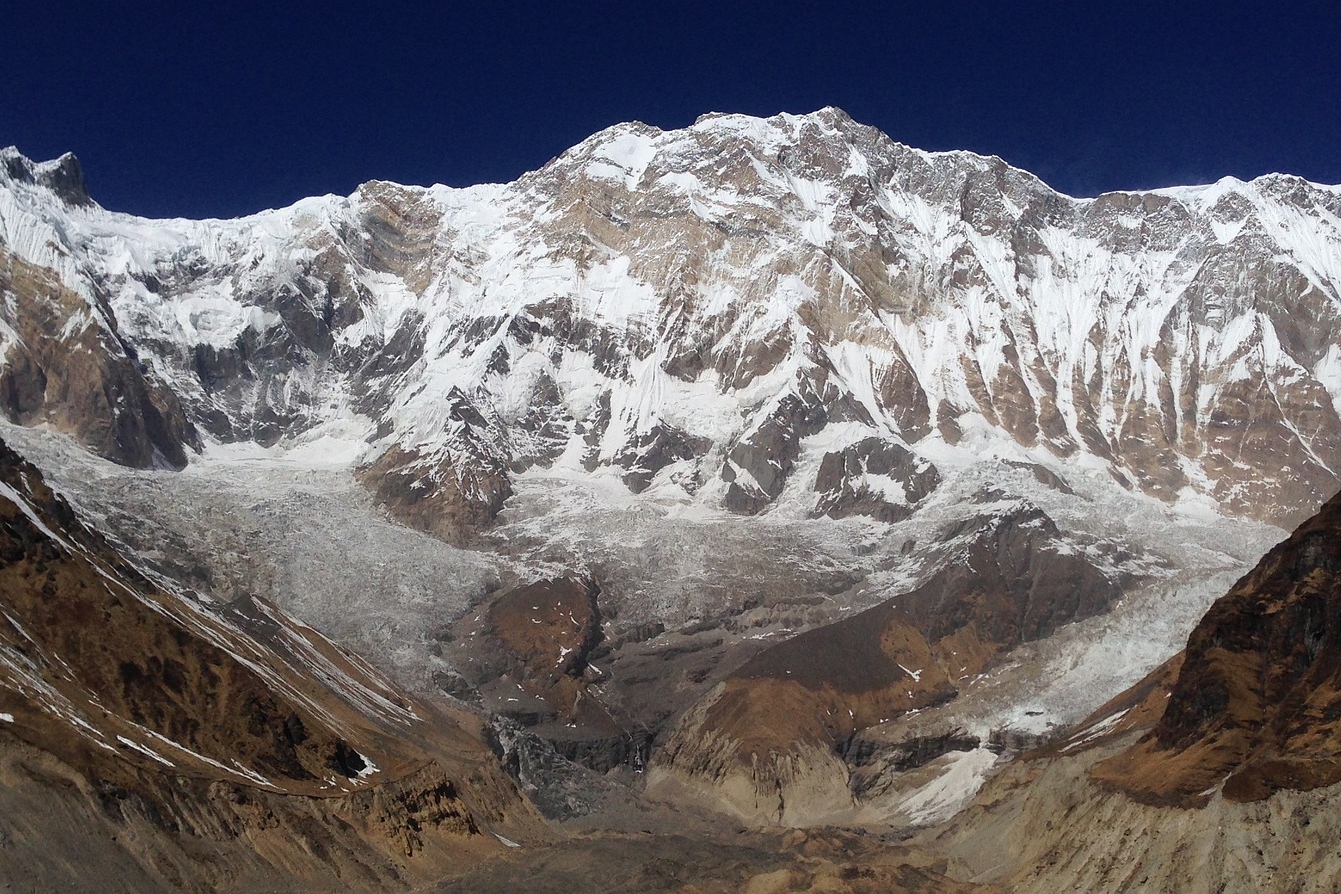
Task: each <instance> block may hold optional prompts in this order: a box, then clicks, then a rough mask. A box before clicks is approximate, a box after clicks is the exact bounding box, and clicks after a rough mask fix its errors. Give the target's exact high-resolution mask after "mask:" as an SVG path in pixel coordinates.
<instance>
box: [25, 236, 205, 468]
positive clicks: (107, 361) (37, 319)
mask: <svg viewBox="0 0 1341 894" xmlns="http://www.w3.org/2000/svg"><path fill="white" fill-rule="evenodd" d="M0 294H3V295H5V296H6V301H5V302H4V304H3V305H0V322H2V323H3V325H4V330H3V332H0V347H2V348H3V350H4V363H3V366H0V412H3V413H4V414H5V416H6V417H7V418H8V419H10V420H11V421H13V422H18V423H19V424H21V425H39V424H46V425H50V426H51V427H53V428H55V429H57V430H59V431H63V432H66V433H68V434H70V435H73V436H74V437H75V438H77V439H78V440H79V441H81V442H82V443H83V444H85V445H87V446H88V447H89V448H90V449H92V450H93V451H95V452H96V453H98V454H100V455H102V456H105V457H107V458H108V459H111V460H114V461H116V462H119V463H123V464H125V465H130V466H137V467H140V468H147V467H150V466H154V465H171V466H176V467H181V466H184V465H185V464H186V452H187V450H188V449H198V448H199V441H198V439H197V437H196V431H195V428H194V427H193V426H192V424H191V422H190V421H188V419H187V417H186V414H185V413H184V411H183V408H182V406H181V404H180V402H179V401H178V398H177V395H176V394H174V393H173V392H172V390H170V389H169V388H167V387H165V386H164V385H163V384H162V382H161V381H159V380H157V379H156V378H154V377H153V376H152V374H151V373H150V372H149V370H148V369H147V368H146V367H145V365H144V363H143V362H141V361H140V359H139V358H138V357H137V356H136V355H135V353H134V351H133V349H131V348H130V347H129V346H128V345H127V344H126V343H125V342H124V341H123V340H121V338H120V337H119V336H118V335H117V333H116V331H115V330H114V329H113V328H111V327H110V326H109V325H108V324H107V322H106V319H105V317H104V316H103V315H102V313H101V310H100V309H96V308H90V307H89V305H88V303H87V302H86V301H85V300H84V299H83V298H81V297H80V296H78V295H76V294H74V293H73V292H71V291H70V290H69V289H68V288H67V287H66V286H65V285H64V284H63V283H61V282H60V280H59V279H58V278H57V277H56V276H54V275H53V274H52V272H51V271H49V270H44V269H42V268H40V267H36V266H34V265H32V264H30V263H28V262H26V261H24V260H22V259H21V258H19V257H16V256H15V255H14V254H13V253H11V252H10V251H8V250H6V248H5V246H4V244H3V241H0Z"/></svg>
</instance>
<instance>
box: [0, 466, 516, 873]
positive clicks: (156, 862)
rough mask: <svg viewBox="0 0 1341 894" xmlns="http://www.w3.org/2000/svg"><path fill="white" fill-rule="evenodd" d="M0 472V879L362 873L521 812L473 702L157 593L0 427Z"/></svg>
mask: <svg viewBox="0 0 1341 894" xmlns="http://www.w3.org/2000/svg"><path fill="white" fill-rule="evenodd" d="M0 487H2V489H3V493H0V713H3V714H4V715H5V719H4V720H3V725H2V726H0V778H2V779H3V781H4V783H5V784H4V785H0V807H2V808H3V809H0V817H4V819H0V834H2V835H3V839H4V842H5V846H4V847H0V877H4V878H6V879H24V880H26V883H31V884H32V885H33V886H34V887H36V888H39V889H47V888H49V887H66V886H68V885H69V884H71V883H74V884H80V885H83V884H89V883H90V882H92V880H93V879H94V878H96V877H97V874H98V873H99V872H100V871H104V870H111V871H116V872H125V873H127V878H139V879H141V881H142V882H143V887H144V889H147V890H193V891H194V890H202V891H203V890H216V889H221V888H224V889H227V888H231V887H233V886H235V885H236V886H237V888H239V889H242V890H246V889H247V888H249V887H250V888H253V889H254V888H255V887H258V886H263V885H264V886H270V885H274V884H278V883H280V880H282V879H307V880H309V881H310V882H311V883H312V884H313V885H314V887H317V888H321V887H326V886H327V885H329V884H331V883H332V879H333V878H336V877H340V876H342V875H344V874H346V873H348V878H347V880H346V884H348V885H349V886H350V887H351V888H352V889H356V890H357V889H375V890H383V889H384V888H385V886H386V885H388V884H390V885H397V884H402V883H404V882H405V881H406V880H407V879H408V878H410V877H413V876H415V875H416V874H417V873H419V872H423V871H426V870H428V871H441V867H442V863H441V861H440V859H439V858H438V857H436V856H435V857H423V856H420V855H422V854H425V853H428V852H433V853H441V852H442V849H444V848H445V849H447V850H453V849H454V850H456V851H457V852H458V853H459V854H461V855H463V856H465V855H469V854H472V853H474V854H480V855H482V854H484V853H487V852H488V851H490V850H492V849H493V848H494V845H493V844H491V843H486V842H484V841H483V840H482V836H481V832H482V827H481V823H495V822H502V821H504V820H505V819H506V818H507V816H508V815H509V814H512V815H515V816H516V817H517V818H518V819H521V820H522V821H523V822H529V821H528V820H526V817H527V815H528V810H527V808H526V807H524V806H523V805H522V804H521V803H520V801H519V800H518V798H517V795H516V792H515V790H514V789H513V788H512V786H511V784H510V783H509V782H508V781H507V778H506V776H505V775H504V774H503V772H502V768H501V767H500V766H498V764H497V761H496V759H495V758H494V756H493V754H492V752H491V751H490V750H489V748H488V746H487V744H486V741H485V738H484V736H483V733H482V730H481V729H480V725H479V722H478V721H477V720H476V719H475V718H472V717H470V716H469V715H465V714H458V715H456V716H449V715H447V714H444V713H442V712H440V711H439V710H438V709H436V708H433V707H431V706H428V705H425V704H423V703H419V702H416V701H413V700H412V699H410V698H409V697H407V696H405V695H402V694H401V693H399V692H397V691H396V690H395V688H394V687H393V686H392V685H391V684H389V683H388V682H386V681H385V680H384V679H382V678H381V677H380V676H378V675H377V674H376V673H375V672H373V671H372V670H371V669H369V668H368V667H367V666H366V665H364V664H363V663H362V662H360V661H358V660H357V659H355V658H353V657H352V656H350V655H348V654H347V653H345V652H343V651H342V650H340V649H339V648H338V647H336V646H334V645H333V644H332V643H330V642H329V641H327V640H325V639H323V638H322V637H321V636H320V635H319V634H317V633H315V631H312V630H310V629H309V628H306V627H303V626H301V625H298V624H296V623H294V622H292V621H290V620H288V619H287V618H286V617H285V616H284V615H283V614H282V613H280V612H279V611H278V610H277V609H275V608H274V607H273V606H269V605H267V604H264V603H261V602H260V601H258V600H248V601H242V602H238V603H235V604H233V605H229V606H224V605H221V604H218V603H213V602H211V601H209V600H206V599H204V598H203V597H199V596H196V595H195V594H190V593H185V592H176V591H174V590H167V589H164V588H163V586H162V585H160V584H158V583H155V582H154V581H153V580H151V579H149V578H148V577H146V576H145V575H143V574H141V573H140V572H139V571H138V570H137V569H136V568H135V567H134V566H132V565H131V564H129V563H128V562H127V561H126V560H125V559H124V558H123V557H122V556H121V555H120V554H119V553H118V552H117V550H116V549H115V548H114V547H113V546H112V545H110V544H109V543H108V542H107V541H105V540H104V539H103V538H102V537H101V536H99V535H98V534H97V533H95V532H94V531H92V530H90V529H89V528H87V527H85V526H84V525H83V524H82V523H81V522H80V521H79V520H78V519H77V518H76V516H75V514H74V513H73V511H72V510H71V509H70V507H69V506H68V505H67V504H66V503H65V501H64V500H63V499H61V498H60V497H59V496H57V495H56V494H54V493H53V492H52V491H51V489H50V488H49V487H48V486H47V485H46V484H45V483H44V482H43V481H42V478H41V476H40V474H39V473H38V472H37V470H36V469H35V468H33V467H32V466H31V465H28V464H27V463H25V462H23V461H22V460H21V459H20V458H19V457H18V456H17V455H16V454H14V453H13V452H12V451H11V450H10V449H9V448H8V447H6V446H5V445H3V444H0ZM44 791H45V793H46V794H45V797H44V796H43V792H44ZM75 829H80V832H81V834H83V835H84V836H86V837H85V838H83V839H80V838H79V837H78V836H77V835H75V834H74V830H75ZM90 832H93V833H94V834H93V837H92V838H91V839H90V838H88V837H87V836H88V834H89V833H90ZM58 843H59V844H63V845H68V846H69V847H71V850H70V851H68V853H69V854H70V855H72V857H74V859H71V860H60V861H52V860H50V859H48V858H47V857H46V856H44V854H45V853H48V852H49V850H50V848H51V847H52V846H53V845H54V844H58ZM81 865H82V867H83V868H82V869H81Z"/></svg>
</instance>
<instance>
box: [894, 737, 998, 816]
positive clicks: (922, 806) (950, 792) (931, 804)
mask: <svg viewBox="0 0 1341 894" xmlns="http://www.w3.org/2000/svg"><path fill="white" fill-rule="evenodd" d="M938 760H939V761H941V762H942V764H941V766H942V767H943V768H944V772H943V773H941V774H940V775H939V776H937V777H936V778H935V779H933V780H932V781H931V782H929V783H927V784H926V785H924V786H922V787H921V788H918V789H916V790H914V791H913V792H912V793H911V794H910V795H909V796H908V797H907V798H905V799H904V800H903V802H902V803H901V804H900V805H899V807H900V809H901V810H902V811H903V812H904V813H906V814H907V815H908V818H909V819H910V820H912V821H913V822H914V823H919V824H925V825H931V824H934V823H938V822H942V821H944V820H946V819H949V818H950V817H951V816H953V815H954V814H956V813H958V812H959V811H960V810H961V809H963V807H964V806H965V805H966V804H968V802H969V801H970V800H971V799H972V798H973V796H974V795H976V794H977V793H978V789H980V788H982V784H983V782H984V781H985V780H986V779H987V774H988V772H989V771H990V770H991V769H992V767H993V766H994V765H995V764H996V762H997V755H996V754H995V753H993V752H992V751H990V750H989V749H987V748H975V749H973V750H972V751H955V752H951V753H950V754H947V755H945V756H944V757H942V758H938Z"/></svg>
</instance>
